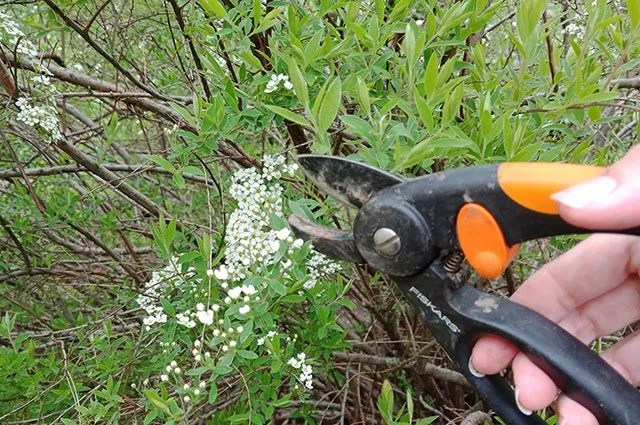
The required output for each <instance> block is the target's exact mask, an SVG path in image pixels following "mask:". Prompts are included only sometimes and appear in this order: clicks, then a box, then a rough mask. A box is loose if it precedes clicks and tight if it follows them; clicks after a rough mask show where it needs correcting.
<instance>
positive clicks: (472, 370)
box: [469, 358, 485, 378]
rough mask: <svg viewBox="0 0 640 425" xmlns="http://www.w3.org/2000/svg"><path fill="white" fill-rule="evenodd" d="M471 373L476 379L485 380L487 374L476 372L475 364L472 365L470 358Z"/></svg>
mask: <svg viewBox="0 0 640 425" xmlns="http://www.w3.org/2000/svg"><path fill="white" fill-rule="evenodd" d="M469 372H471V374H472V375H473V376H475V377H476V378H484V377H485V374H484V373H480V372H478V371H477V370H476V368H475V367H473V363H471V358H469Z"/></svg>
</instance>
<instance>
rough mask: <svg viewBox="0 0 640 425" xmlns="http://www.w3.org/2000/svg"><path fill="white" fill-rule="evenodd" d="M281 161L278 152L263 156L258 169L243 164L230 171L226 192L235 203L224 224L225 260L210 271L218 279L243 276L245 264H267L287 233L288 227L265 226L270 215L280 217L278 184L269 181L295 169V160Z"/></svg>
mask: <svg viewBox="0 0 640 425" xmlns="http://www.w3.org/2000/svg"><path fill="white" fill-rule="evenodd" d="M284 161H285V158H284V157H282V156H280V157H272V156H266V157H265V158H264V166H263V169H262V173H260V172H259V171H258V170H256V169H255V168H247V169H243V170H240V171H238V172H236V173H235V174H234V175H233V184H232V185H231V188H230V190H229V193H230V195H231V196H232V197H233V199H235V200H236V201H237V202H238V207H237V208H236V209H235V210H234V211H233V213H231V216H230V217H229V222H228V224H227V229H226V241H227V249H226V264H225V265H222V266H220V267H219V268H218V269H217V270H215V271H214V275H215V276H216V277H217V278H218V279H220V280H227V279H228V280H230V281H236V280H240V279H244V278H245V277H246V276H247V272H248V270H249V267H251V266H252V265H254V264H265V265H266V264H269V263H270V262H271V261H272V259H273V256H274V254H275V253H276V252H278V250H279V249H280V242H281V241H283V240H288V239H289V238H290V237H291V236H290V234H289V230H288V229H287V230H286V232H287V233H286V234H285V233H284V231H283V230H280V231H278V230H273V229H271V227H270V226H269V219H270V217H271V216H272V215H274V216H277V217H283V212H282V187H281V186H280V185H278V184H273V181H274V180H277V179H279V178H281V177H282V176H283V175H291V174H293V173H294V172H295V170H296V169H297V164H295V163H294V164H292V165H289V166H287V165H286V164H285V163H284ZM291 240H292V241H293V238H291Z"/></svg>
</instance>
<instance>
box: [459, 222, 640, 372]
mask: <svg viewBox="0 0 640 425" xmlns="http://www.w3.org/2000/svg"><path fill="white" fill-rule="evenodd" d="M638 241H639V239H638V238H637V237H635V236H622V235H594V236H591V237H590V238H588V239H587V240H585V241H583V242H581V243H580V244H578V245H577V246H576V247H575V248H574V249H572V250H571V251H569V252H567V253H565V254H563V255H561V256H560V257H558V258H557V259H556V260H554V261H552V262H551V263H549V264H547V265H545V266H543V267H542V268H541V269H540V270H539V271H538V272H536V273H535V274H534V275H533V276H531V278H529V279H528V280H527V281H526V282H525V283H524V284H523V285H522V286H521V287H520V288H519V289H518V290H517V291H516V293H515V294H514V295H513V297H512V300H513V301H514V302H517V303H519V304H522V305H524V306H526V307H528V308H530V309H532V310H534V311H536V312H538V313H540V314H542V315H543V316H545V317H547V318H548V319H550V320H552V321H554V322H559V321H561V320H562V319H563V318H564V317H565V316H567V315H568V314H569V313H571V312H572V311H573V310H575V309H576V308H577V307H579V306H580V305H582V304H584V303H586V302H588V301H590V300H592V299H594V298H597V297H599V296H601V295H603V294H605V293H606V292H608V291H609V290H611V289H613V288H615V287H617V286H618V285H620V284H621V283H622V282H624V280H625V279H626V278H627V277H628V276H629V275H630V274H632V273H636V272H637V270H638V269H639V268H640V243H638ZM516 353H517V349H516V347H515V346H513V345H512V344H510V343H508V342H506V341H504V340H502V339H500V338H497V337H486V338H481V339H480V340H479V341H478V342H477V344H476V345H475V347H474V350H473V353H472V356H471V359H472V363H473V367H474V368H475V369H476V370H477V371H478V372H481V373H485V374H494V373H497V372H499V371H500V370H502V369H504V368H505V367H507V366H508V365H509V364H510V363H511V361H512V360H513V357H514V356H515V355H516Z"/></svg>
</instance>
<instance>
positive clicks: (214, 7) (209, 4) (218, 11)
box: [198, 0, 227, 18]
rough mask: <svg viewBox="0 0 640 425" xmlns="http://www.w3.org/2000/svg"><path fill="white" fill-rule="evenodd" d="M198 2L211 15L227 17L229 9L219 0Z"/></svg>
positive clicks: (200, 0) (199, 0) (201, 0)
mask: <svg viewBox="0 0 640 425" xmlns="http://www.w3.org/2000/svg"><path fill="white" fill-rule="evenodd" d="M198 3H199V4H200V6H202V8H203V9H204V11H205V13H206V14H207V16H209V17H213V16H217V17H219V18H225V17H226V16H227V11H226V10H225V9H224V6H222V3H220V2H219V1H218V0H198Z"/></svg>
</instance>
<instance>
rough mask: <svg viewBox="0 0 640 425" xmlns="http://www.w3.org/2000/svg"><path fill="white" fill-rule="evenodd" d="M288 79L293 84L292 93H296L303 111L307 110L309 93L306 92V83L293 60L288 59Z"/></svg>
mask: <svg viewBox="0 0 640 425" xmlns="http://www.w3.org/2000/svg"><path fill="white" fill-rule="evenodd" d="M289 78H290V79H291V83H292V84H293V91H294V92H295V93H296V96H297V97H298V100H299V101H300V103H302V106H304V108H305V109H307V110H308V109H309V92H308V90H307V81H306V80H305V78H304V75H303V74H302V71H300V68H299V67H298V64H297V63H296V62H295V61H294V60H293V59H289Z"/></svg>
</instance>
